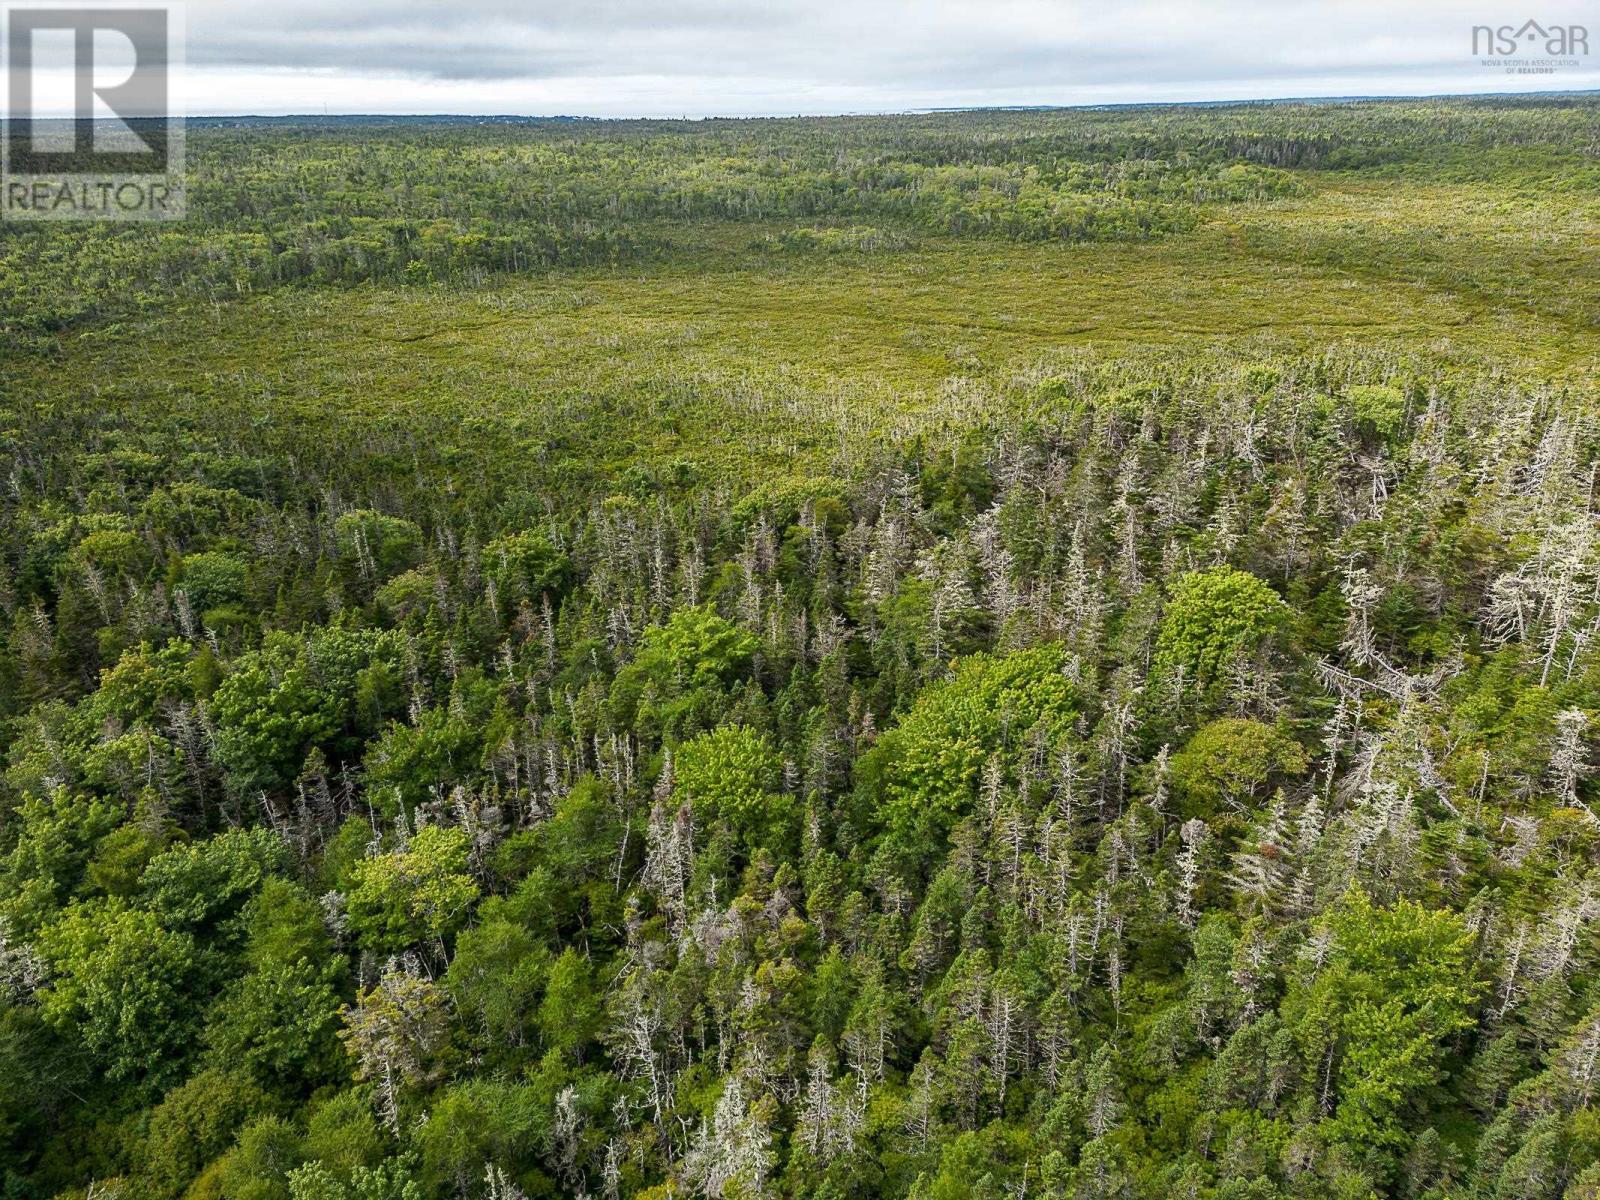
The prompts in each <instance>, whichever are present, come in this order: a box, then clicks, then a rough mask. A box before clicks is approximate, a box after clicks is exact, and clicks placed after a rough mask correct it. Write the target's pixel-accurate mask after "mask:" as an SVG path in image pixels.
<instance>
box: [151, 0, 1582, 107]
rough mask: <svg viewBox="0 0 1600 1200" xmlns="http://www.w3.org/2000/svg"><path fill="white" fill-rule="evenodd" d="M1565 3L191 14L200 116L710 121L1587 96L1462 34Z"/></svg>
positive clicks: (1012, 3) (993, 1)
mask: <svg viewBox="0 0 1600 1200" xmlns="http://www.w3.org/2000/svg"><path fill="white" fill-rule="evenodd" d="M1530 17H1531V18H1535V19H1537V20H1539V21H1540V22H1541V23H1543V24H1546V25H1548V24H1552V23H1561V24H1570V23H1582V24H1586V25H1588V26H1589V27H1590V29H1591V35H1590V39H1589V40H1590V42H1591V43H1594V44H1596V45H1597V48H1600V8H1597V7H1596V6H1595V4H1594V3H1592V0H1591V2H1587V3H1574V2H1573V0H1554V2H1550V0H1532V4H1531V7H1530V6H1529V4H1528V0H1474V3H1472V4H1469V5H1462V4H1449V3H1436V2H1430V0H1421V2H1414V3H1403V2H1393V0H1391V2H1387V3H1379V2H1375V0H1347V2H1332V0H1329V2H1324V3H1292V2H1291V3H1269V2H1265V0H1245V2H1242V3H1240V2H1234V3H1224V4H1221V5H1213V4H1205V3H1200V2H1195V3H1174V2H1171V0H1167V2H1160V0H1155V2H1151V0H1140V2H1136V3H1131V4H1115V3H1105V2H1102V3H1079V2H1076V0H921V2H917V3H913V2H910V0H813V2H810V3H804V2H801V0H767V2H764V3H754V2H751V3H735V2H733V0H681V2H676V3H674V2H672V0H585V2H574V3H555V2H552V0H524V2H521V3H517V2H514V0H388V2H387V3H376V2H374V0H274V2H271V3H262V2H261V0H189V3H188V5H187V26H188V36H187V41H188V55H187V57H188V63H189V68H188V71H187V73H186V78H185V80H184V83H183V87H182V90H183V94H184V98H185V104H186V107H187V109H188V111H189V112H190V113H192V114H199V113H247V112H254V113H286V112H321V111H323V110H324V109H326V110H327V111H330V112H384V113H394V112H466V113H544V114H554V113H571V114H589V115H596V116H623V115H640V116H680V115H691V116H710V115H764V114H789V113H821V112H862V111H889V110H904V109H923V108H939V107H953V106H966V105H978V104H1084V103H1126V102H1138V101H1146V100H1157V101H1158V100H1205V99H1241V98H1258V97H1277V96H1319V95H1321V96H1326V95H1356V94H1361V95H1374V94H1383V95H1411V94H1425V93H1438V92H1485V91H1530V90H1555V89H1566V90H1572V89H1585V88H1595V87H1600V56H1597V55H1595V54H1594V53H1590V54H1589V55H1587V56H1580V57H1579V59H1578V61H1579V64H1580V65H1579V67H1578V68H1576V69H1574V68H1567V69H1563V70H1561V71H1559V72H1558V73H1556V74H1553V75H1536V76H1525V75H1524V76H1509V75H1507V74H1506V73H1505V71H1504V70H1503V69H1496V68H1493V67H1487V66H1484V65H1483V64H1482V62H1481V60H1479V59H1477V58H1474V56H1473V55H1472V40H1471V30H1472V27H1473V26H1474V25H1476V24H1488V25H1502V24H1507V23H1510V24H1513V25H1521V24H1522V23H1523V22H1524V21H1525V20H1527V19H1529V18H1530Z"/></svg>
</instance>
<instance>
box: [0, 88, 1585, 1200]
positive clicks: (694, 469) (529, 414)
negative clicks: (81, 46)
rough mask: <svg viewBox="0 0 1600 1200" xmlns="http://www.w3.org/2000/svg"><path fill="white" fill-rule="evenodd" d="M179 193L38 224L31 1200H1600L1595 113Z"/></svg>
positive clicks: (1028, 128) (262, 181)
mask: <svg viewBox="0 0 1600 1200" xmlns="http://www.w3.org/2000/svg"><path fill="white" fill-rule="evenodd" d="M189 159H190V167H191V170H192V171H193V172H194V179H193V183H192V185H191V186H192V192H191V210H192V216H191V217H190V219H189V220H187V221H185V222H182V223H173V224H171V225H164V226H160V227H155V226H137V227H134V226H123V227H113V226H75V225H73V226H68V225H48V226H46V225H35V226H28V227H18V226H0V338H3V339H4V341H3V344H0V468H3V470H0V475H3V478H4V485H5V486H4V488H3V489H0V531H3V537H0V752H3V759H4V763H3V770H4V773H3V776H0V1195H3V1197H4V1200H51V1198H59V1200H447V1198H455V1197H459V1198H461V1200H537V1198H539V1197H588V1198H592V1200H599V1198H601V1197H604V1198H607V1200H619V1198H621V1197H641V1198H642V1197H648V1198H650V1200H667V1198H669V1197H684V1198H687V1197H709V1198H712V1200H755V1198H757V1197H819V1198H824V1197H825V1198H829V1200H847V1198H868V1197H910V1198H915V1200H961V1198H966V1197H975V1198H979V1200H1002V1198H1005V1200H1024V1198H1028V1197H1062V1198H1074V1200H1143V1198H1146V1197H1148V1198H1152V1200H1153V1198H1156V1197H1161V1198H1167V1197H1172V1198H1175V1200H1273V1198H1276V1197H1307V1198H1313V1197H1340V1198H1350V1200H1357V1198H1366V1197H1379V1196H1382V1197H1389V1196H1394V1197H1403V1198H1405V1200H1422V1198H1429V1200H1445V1198H1447V1197H1448V1198H1457V1197H1470V1198H1473V1200H1543V1198H1550V1200H1556V1198H1560V1197H1571V1198H1573V1200H1592V1198H1594V1197H1600V1109H1597V1108H1596V1101H1597V1100H1600V974H1597V972H1600V945H1597V932H1600V924H1597V923H1600V807H1597V806H1600V774H1597V769H1600V525H1597V520H1596V517H1597V503H1600V498H1597V495H1596V487H1597V463H1600V389H1597V386H1596V375H1595V370H1594V367H1595V362H1596V357H1595V356H1596V352H1597V350H1600V338H1597V333H1600V296H1597V290H1596V289H1597V286H1600V236H1597V230H1600V201H1597V197H1600V102H1597V101H1595V100H1594V99H1593V98H1588V99H1582V98H1579V99H1567V100H1562V99H1552V100H1547V101H1543V102H1533V101H1517V100H1501V101H1485V102H1464V101H1419V102H1410V103H1384V104H1338V105H1333V104H1326V105H1274V106H1239V107H1219V108H1200V109H1130V110H1114V111H1105V112H1093V111H1081V112H1071V111H1069V112H1039V113H959V114H958V113H952V114H936V115H932V116H927V117H902V118H851V119H837V120H835V119H826V120H824V119H816V120H794V121H759V122H707V123H703V124H697V123H672V122H661V123H651V122H627V123H610V122H544V123H540V122H533V123H526V124H521V123H470V122H465V121H463V122H461V123H449V122H438V123H426V124H417V123H404V122H394V123H388V124H385V123H381V122H374V123H348V122H329V123H323V124H318V123H292V122H290V123H284V122H279V123H261V124H248V123H245V124H239V125H234V126H230V125H227V124H225V123H214V124H208V125H204V126H199V127H196V128H194V129H192V130H191V131H190V147H189ZM1451 197H1456V199H1451ZM1452 230H1454V231H1455V232H1453V233H1452V232H1451V231H1452ZM1008 255H1009V256H1012V257H1006V256H1008ZM1151 255H1154V256H1157V257H1153V258H1152V257H1149V256H1151ZM1093 256H1098V257H1093ZM997 263H998V264H999V265H998V267H996V266H994V264H997ZM858 264H865V266H864V267H863V266H860V265H858ZM1091 270H1092V271H1096V272H1099V271H1104V272H1107V273H1108V276H1107V279H1105V280H1102V279H1101V276H1099V275H1095V276H1093V277H1092V278H1091V276H1090V275H1089V274H1087V273H1088V272H1090V271H1091ZM983 271H992V272H993V274H990V275H983V274H981V272H983ZM1045 271H1061V272H1067V273H1071V272H1082V273H1084V274H1083V275H1082V276H1081V278H1083V279H1085V280H1090V282H1088V283H1085V284H1084V291H1083V292H1082V293H1081V294H1082V295H1089V294H1091V293H1095V292H1098V291H1105V292H1107V293H1108V295H1109V293H1111V292H1114V291H1116V290H1117V289H1118V287H1119V283H1118V282H1117V274H1118V272H1120V271H1126V273H1127V277H1128V278H1129V279H1132V278H1135V277H1136V275H1137V273H1138V272H1145V273H1147V274H1148V275H1150V276H1151V277H1155V276H1160V277H1162V278H1164V279H1166V280H1168V281H1169V282H1170V284H1171V286H1172V287H1174V288H1175V289H1177V290H1174V291H1173V292H1172V293H1171V294H1170V295H1168V294H1165V293H1158V292H1157V291H1155V290H1152V291H1151V292H1150V294H1149V297H1148V298H1141V297H1139V296H1135V297H1133V298H1132V299H1131V300H1125V301H1119V300H1115V299H1109V298H1108V299H1107V300H1105V301H1104V305H1105V307H1094V306H1093V305H1091V304H1089V303H1088V302H1086V301H1084V302H1080V301H1078V300H1074V301H1073V302H1071V303H1068V302H1067V301H1066V300H1065V299H1064V298H1065V297H1067V296H1068V295H1069V294H1070V295H1072V296H1078V295H1080V293H1077V292H1070V293H1069V291H1068V290H1067V288H1068V282H1070V279H1071V278H1078V276H1071V275H1070V274H1069V275H1062V276H1060V277H1059V278H1060V280H1062V281H1064V282H1057V283H1052V284H1050V285H1049V286H1048V287H1046V288H1042V289H1041V290H1039V291H1037V292H1027V293H1024V292H1021V291H1018V292H1015V293H1011V292H1007V293H1005V294H1006V296H1008V297H1014V302H1013V301H1012V300H1008V301H1007V303H1011V304H1012V307H1011V308H1009V309H1007V310H1006V311H1004V312H1000V313H989V311H988V310H987V309H986V308H984V305H986V304H989V303H991V300H992V292H993V290H994V288H995V287H997V286H1000V285H997V284H992V283H989V282H984V281H985V280H992V279H994V278H996V277H997V276H999V275H1005V276H1012V275H1027V274H1029V273H1037V272H1045ZM1051 278H1053V279H1054V278H1057V277H1055V276H1052V277H1051ZM884 279H892V280H896V281H901V282H897V283H894V284H893V285H892V286H893V290H896V291H897V293H898V296H897V298H895V299H894V300H893V302H892V303H891V302H889V301H886V300H884V299H883V298H882V297H881V296H880V295H878V293H874V296H875V297H877V298H874V299H873V300H872V301H871V302H870V304H869V305H867V306H866V307H869V308H870V309H871V312H870V313H865V314H863V315H861V316H860V317H859V320H860V325H859V329H869V328H870V329H872V330H876V331H877V332H875V333H871V334H859V335H858V334H852V335H851V336H850V337H849V338H844V337H842V336H841V337H840V338H837V339H832V340H830V339H831V338H832V335H831V334H828V333H826V332H825V331H826V330H829V329H831V328H832V326H830V325H829V321H830V320H833V319H837V316H836V314H835V316H834V317H830V316H829V314H828V313H827V312H825V311H824V310H825V309H827V308H829V307H830V305H829V304H828V303H827V302H824V301H820V300H818V299H817V297H818V296H827V295H834V294H838V293H835V292H828V291H826V290H818V291H809V292H800V291H798V290H797V289H801V288H812V289H827V288H829V287H837V288H839V289H841V290H842V291H851V290H858V289H864V288H866V287H867V286H868V282H867V281H869V280H876V281H878V282H877V284H876V285H874V286H882V280H884ZM839 281H843V282H842V283H840V282H839ZM974 281H976V282H974ZM1180 284H1181V285H1182V286H1181V287H1179V285H1180ZM1005 286H1007V287H1010V286H1015V287H1018V288H1021V287H1025V286H1027V284H1026V281H1025V280H1024V281H1022V282H1007V283H1006V284H1005ZM795 295H803V296H806V297H810V299H808V300H806V301H805V303H803V304H798V305H797V304H795V303H792V302H791V301H790V300H788V299H785V297H793V296H795ZM627 303H637V306H638V307H637V309H635V310H633V311H634V314H635V315H634V317H633V320H634V321H635V325H633V326H629V325H628V324H626V323H625V322H624V321H623V320H622V319H621V318H620V317H618V316H617V313H618V312H619V309H618V308H617V306H618V305H622V304H627ZM1096 303H1099V302H1096ZM913 304H914V305H920V306H921V307H919V308H915V309H912V308H909V307H898V308H897V307H894V305H903V306H904V305H913ZM1116 304H1127V305H1129V306H1130V307H1127V308H1114V307H1111V306H1113V305H1116ZM939 305H945V306H946V307H947V308H952V307H953V308H955V309H959V310H960V311H961V312H963V313H965V314H967V315H966V316H964V317H963V318H962V322H961V323H960V324H959V326H957V325H956V324H954V323H952V322H953V320H954V319H953V318H952V319H950V320H949V321H946V318H945V317H944V316H942V315H941V314H943V313H944V312H945V311H946V308H940V307H938V306H939ZM1291 309H1292V310H1293V311H1294V312H1295V313H1297V314H1300V315H1298V316H1296V317H1295V322H1296V323H1295V324H1294V326H1293V327H1292V328H1286V327H1284V326H1283V325H1282V322H1283V321H1285V320H1286V316H1285V314H1287V313H1289V312H1290V310H1291ZM708 310H715V311H718V312H727V313H740V314H743V316H741V317H740V319H741V320H743V321H744V324H741V325H739V326H737V327H734V326H731V325H730V326H727V327H726V329H727V330H733V331H734V332H735V333H736V335H737V336H734V335H733V334H730V335H729V337H728V338H726V339H715V338H712V337H711V336H710V335H708V334H707V333H706V332H705V329H706V326H705V324H704V323H705V322H706V321H707V320H710V319H711V318H710V317H707V316H706V315H705V314H706V312H707V311H708ZM791 310H792V311H791ZM1219 313H1221V314H1223V315H1218V314H1219ZM1307 313H1309V314H1310V315H1306V314H1307ZM1319 313H1323V314H1328V313H1332V314H1336V315H1338V327H1337V328H1334V327H1332V325H1328V326H1324V325H1320V324H1318V323H1317V322H1318V321H1320V320H1322V319H1323V317H1321V316H1319V315H1318V314H1319ZM1438 313H1449V314H1451V315H1450V318H1449V319H1450V322H1451V324H1449V325H1448V326H1446V325H1444V324H1441V323H1439V321H1442V318H1439V320H1436V318H1435V314H1438ZM685 314H687V315H685ZM1225 318H1229V319H1233V320H1236V321H1237V324H1238V329H1237V330H1236V331H1233V332H1230V333H1229V334H1228V335H1227V336H1222V335H1220V334H1216V335H1214V334H1213V333H1212V332H1210V331H1211V330H1212V329H1213V328H1215V325H1214V324H1210V323H1212V322H1216V321H1221V320H1223V319H1225ZM1269 318H1276V319H1277V320H1278V321H1279V322H1280V324H1279V325H1273V324H1272V323H1271V320H1270V319H1269ZM727 319H729V320H732V318H727ZM1328 319H1329V320H1331V319H1332V318H1328ZM1408 319H1412V320H1414V322H1415V324H1414V325H1407V324H1406V321H1407V320H1408ZM669 320H670V321H672V322H676V323H675V324H672V325H671V326H670V328H669V327H668V326H667V325H666V324H664V323H665V322H668V321H669ZM869 321H870V322H871V324H870V325H869ZM788 322H792V323H793V324H792V325H791V324H789V323H788ZM939 322H945V323H943V324H940V323H939ZM1114 323H1115V324H1116V328H1115V329H1113V328H1112V326H1113V324H1114ZM852 328H856V327H852ZM352 330H353V331H354V332H352ZM373 330H380V331H381V332H380V333H374V332H372V331H373ZM507 330H511V331H513V332H510V333H508V332H506V331H507ZM1197 330H1198V332H1196V331H1197ZM569 331H570V332H569ZM1113 334H1115V336H1113ZM513 336H514V337H515V338H517V339H520V340H518V341H515V342H513V341H510V340H495V339H497V338H498V339H509V338H511V337H513ZM340 337H360V338H364V339H367V341H366V342H364V343H360V344H361V345H365V346H366V347H367V349H366V350H365V351H362V350H352V349H350V348H349V347H348V346H347V345H346V344H345V343H342V342H339V341H337V339H338V338H340ZM580 337H581V338H588V339H592V340H591V341H589V342H585V343H584V345H583V346H582V347H581V348H579V347H578V339H579V338H580ZM874 337H876V338H878V339H879V340H878V341H873V340H872V339H873V338H874ZM708 340H720V341H721V342H722V344H721V345H719V346H717V347H707V346H706V345H705V343H706V342H707V341H708ZM325 342H326V344H328V345H331V346H333V347H334V349H333V350H332V351H330V352H328V354H327V356H326V357H319V353H320V352H319V350H318V349H317V347H318V346H320V345H322V344H324V343H325ZM808 342H809V344H808ZM730 347H731V348H730ZM580 349H581V352H580ZM669 354H671V355H676V356H678V357H675V358H668V357H666V356H667V355H669ZM867 355H878V358H876V359H872V360H870V361H869V360H868V359H867V358H866V357H864V356H867ZM651 356H655V357H651ZM891 364H892V365H891Z"/></svg>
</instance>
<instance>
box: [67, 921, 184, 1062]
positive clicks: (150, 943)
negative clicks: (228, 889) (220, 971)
mask: <svg viewBox="0 0 1600 1200" xmlns="http://www.w3.org/2000/svg"><path fill="white" fill-rule="evenodd" d="M38 945H39V949H40V951H41V952H42V953H43V955H44V957H45V959H46V961H47V962H48V963H49V964H50V967H51V971H52V979H51V981H50V985H49V986H48V987H46V988H44V989H43V990H42V991H40V992H39V1008H40V1012H41V1014H42V1015H43V1017H44V1019H45V1020H46V1022H48V1023H49V1024H50V1025H52V1026H54V1027H55V1028H56V1029H58V1030H61V1031H63V1032H67V1031H75V1032H76V1034H77V1036H78V1037H80V1038H81V1039H82V1040H83V1042H84V1044H85V1045H86V1046H87V1047H88V1048H89V1049H90V1050H91V1051H92V1052H93V1053H94V1054H95V1055H96V1056H98V1057H99V1058H100V1059H101V1060H102V1061H103V1062H104V1064H105V1072H106V1075H107V1077H108V1078H110V1079H113V1080H129V1079H134V1078H137V1077H140V1076H145V1077H161V1076H166V1075H170V1074H171V1073H173V1072H174V1071H176V1070H177V1069H178V1068H179V1066H180V1064H181V1061H182V1057H183V1052H184V1051H185V1049H187V1047H188V1046H189V1045H190V1044H191V1043H192V1041H193V1034H194V1014H195V1013H196V1011H197V1008H198V1005H197V1003H196V992H197V991H198V989H199V986H200V982H201V980H202V977H203V974H204V972H203V969H202V962H201V958H200V952H199V950H198V949H197V947H196V946H195V943H194V940H193V939H192V938H191V937H190V936H189V935H188V934H187V933H174V932H171V931H169V930H166V929H164V928H162V926H161V923H160V921H158V920H157V918H156V916H155V914H153V913H148V912H141V911H139V910H137V909H131V908H127V907H125V906H124V905H122V904H121V903H120V902H117V901H112V902H107V903H95V904H82V905H75V906H73V907H72V908H69V909H68V910H67V911H66V913H65V914H64V915H63V916H62V918H61V920H59V921H57V922H56V923H55V924H53V925H50V926H48V927H47V928H45V929H44V930H43V931H42V932H41V933H40V935H39V943H38Z"/></svg>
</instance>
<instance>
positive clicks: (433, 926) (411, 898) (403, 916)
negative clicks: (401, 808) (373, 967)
mask: <svg viewBox="0 0 1600 1200" xmlns="http://www.w3.org/2000/svg"><path fill="white" fill-rule="evenodd" d="M466 872H467V835H466V831H465V830H462V829H459V828H448V829H447V828H445V827H443V826H440V825H428V826H425V827H424V828H422V829H421V830H419V831H418V832H417V834H416V836H415V837H413V838H412V839H411V842H410V844H409V845H408V846H407V847H406V848H405V849H403V850H397V851H394V852H393V853H390V854H380V855H378V856H376V857H375V858H369V859H367V860H365V861H364V862H362V863H359V864H358V865H357V866H356V868H355V871H354V877H355V886H354V888H353V889H352V890H351V892H350V898H349V912H350V925H351V928H353V929H354V930H355V931H356V933H357V934H358V935H359V936H360V937H361V939H362V940H363V941H364V942H366V943H367V944H368V945H370V946H371V947H372V948H373V949H375V950H378V951H388V952H393V951H398V950H403V949H405V948H406V947H407V946H412V945H415V944H416V943H418V942H422V941H427V940H433V941H439V940H442V939H443V938H444V936H445V935H446V934H448V933H451V932H453V931H454V930H455V929H456V927H457V926H459V925H460V923H461V922H462V921H463V920H464V919H465V918H466V915H467V910H468V908H469V907H470V906H471V905H472V902H473V901H474V900H476V899H477V897H478V885H477V884H476V883H474V882H473V880H472V877H471V876H470V875H468V874H467V873H466Z"/></svg>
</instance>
